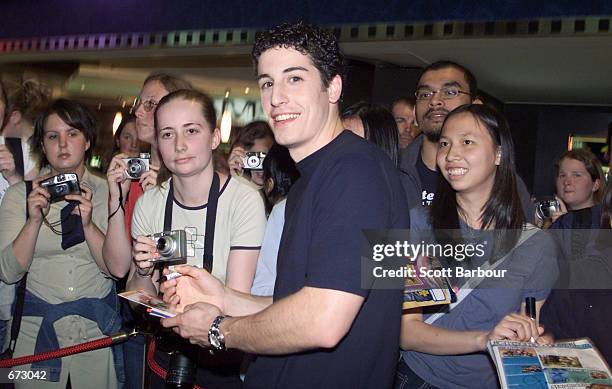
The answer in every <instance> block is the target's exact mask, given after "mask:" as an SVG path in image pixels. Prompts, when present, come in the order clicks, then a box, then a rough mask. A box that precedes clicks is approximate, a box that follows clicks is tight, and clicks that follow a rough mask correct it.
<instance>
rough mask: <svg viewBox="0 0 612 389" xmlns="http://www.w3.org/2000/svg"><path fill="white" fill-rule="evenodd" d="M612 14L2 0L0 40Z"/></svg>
mask: <svg viewBox="0 0 612 389" xmlns="http://www.w3.org/2000/svg"><path fill="white" fill-rule="evenodd" d="M610 13H612V2H610V1H594V0H590V1H589V0H587V1H575V0H543V1H533V0H507V1H499V0H497V1H494V0H488V1H487V0H454V1H448V0H411V1H407V0H385V1H384V2H379V1H365V0H336V1H332V2H330V1H328V0H309V1H303V0H262V1H253V2H248V1H243V0H225V1H217V0H175V1H168V0H148V1H142V0H87V1H83V0H55V1H41V0H3V1H2V2H0V15H1V18H2V28H1V29H0V37H43V36H53V35H70V34H88V33H104V32H150V31H172V30H189V29H209V28H238V27H245V28H261V27H268V26H272V25H275V24H278V23H281V22H284V21H295V20H298V19H302V20H305V21H308V22H310V23H316V24H340V23H342V24H345V23H346V24H349V23H363V22H392V21H436V20H473V21H478V20H489V21H492V20H516V19H526V18H544V17H562V16H588V15H604V14H610Z"/></svg>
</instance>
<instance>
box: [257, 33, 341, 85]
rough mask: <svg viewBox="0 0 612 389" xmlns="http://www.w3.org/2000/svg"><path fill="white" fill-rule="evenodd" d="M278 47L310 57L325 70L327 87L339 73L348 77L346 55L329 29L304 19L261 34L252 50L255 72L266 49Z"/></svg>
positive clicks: (324, 80)
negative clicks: (346, 73)
mask: <svg viewBox="0 0 612 389" xmlns="http://www.w3.org/2000/svg"><path fill="white" fill-rule="evenodd" d="M277 47H282V48H286V49H294V50H297V51H299V52H300V53H302V54H304V55H307V56H309V57H310V59H311V60H312V63H313V65H314V66H315V67H316V68H317V69H318V70H319V72H320V73H321V81H322V82H323V85H324V86H325V87H326V88H327V87H328V86H329V83H330V82H331V80H332V79H333V78H334V77H335V76H336V75H340V77H342V78H343V79H344V73H345V59H344V54H343V53H342V51H341V50H340V46H339V45H338V40H337V39H336V37H335V36H334V34H332V33H331V32H329V31H326V30H324V29H322V28H319V27H316V26H313V25H310V24H305V23H304V22H297V23H283V24H281V25H278V26H276V27H272V28H271V29H269V30H267V31H264V32H261V33H259V34H258V35H257V37H256V38H255V44H254V45H253V51H252V52H251V57H252V59H253V65H254V67H255V72H257V65H258V63H259V57H260V56H261V55H262V54H263V53H264V52H265V51H267V50H269V49H273V48H277ZM343 81H344V80H343Z"/></svg>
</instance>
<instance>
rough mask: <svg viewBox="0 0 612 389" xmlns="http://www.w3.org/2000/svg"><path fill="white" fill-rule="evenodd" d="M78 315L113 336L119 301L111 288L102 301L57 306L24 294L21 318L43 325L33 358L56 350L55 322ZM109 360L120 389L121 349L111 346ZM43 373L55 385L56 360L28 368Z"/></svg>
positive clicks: (118, 324)
mask: <svg viewBox="0 0 612 389" xmlns="http://www.w3.org/2000/svg"><path fill="white" fill-rule="evenodd" d="M69 315H79V316H82V317H84V318H86V319H89V320H92V321H95V322H96V323H97V324H98V327H99V328H100V331H102V333H103V334H105V335H110V334H113V333H115V332H117V331H119V330H120V329H121V315H120V313H119V301H118V298H117V294H116V292H115V288H113V290H111V292H110V293H109V294H108V295H107V296H106V297H104V298H101V299H99V298H81V299H78V300H75V301H68V302H65V303H61V304H49V303H47V302H46V301H43V300H41V299H40V298H38V297H36V296H35V295H33V294H32V293H30V292H29V291H28V290H26V293H25V299H24V306H23V316H35V317H42V318H43V321H42V323H41V325H40V329H39V331H38V336H37V338H36V346H35V348H34V352H35V353H36V354H38V353H43V352H47V351H52V350H57V349H58V348H59V342H58V340H57V334H56V333H55V329H54V328H53V323H55V322H56V321H57V320H59V319H61V318H63V317H65V316H69ZM113 359H114V362H115V372H116V374H117V381H118V383H119V385H120V387H121V386H123V383H124V382H125V371H124V363H123V345H121V344H119V345H115V346H113ZM37 368H38V369H45V370H47V369H48V371H49V379H50V380H51V381H54V382H57V381H59V377H60V372H61V370H62V360H61V359H60V358H56V359H51V360H48V361H42V362H37V363H34V364H32V369H33V370H35V369H37Z"/></svg>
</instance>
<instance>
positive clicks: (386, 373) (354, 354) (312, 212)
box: [245, 131, 410, 389]
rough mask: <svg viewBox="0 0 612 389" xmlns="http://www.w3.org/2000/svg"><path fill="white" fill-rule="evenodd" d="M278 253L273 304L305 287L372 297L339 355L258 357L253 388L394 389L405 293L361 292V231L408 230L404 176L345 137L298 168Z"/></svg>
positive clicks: (369, 147)
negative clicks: (403, 186)
mask: <svg viewBox="0 0 612 389" xmlns="http://www.w3.org/2000/svg"><path fill="white" fill-rule="evenodd" d="M297 168H298V170H299V171H300V179H299V180H298V181H297V182H296V183H295V185H294V186H293V187H292V188H291V192H290V193H289V197H288V199H287V208H286V211H285V227H284V230H283V235H282V238H281V243H280V248H279V251H278V263H277V278H276V285H275V287H274V300H275V301H276V300H279V299H282V298H284V297H286V296H289V295H291V294H293V293H296V292H298V291H299V290H300V289H302V288H303V287H306V286H308V287H315V288H325V289H333V290H340V291H344V292H348V293H353V294H356V295H359V296H362V297H364V298H365V301H364V303H363V305H362V307H361V309H360V311H359V313H358V314H357V316H356V318H355V319H354V321H353V324H352V326H351V329H350V330H349V332H348V334H347V335H346V336H345V337H344V338H343V339H342V340H341V341H340V342H339V343H338V345H337V346H336V347H335V348H333V349H315V350H311V351H307V352H302V353H297V354H291V355H284V356H258V357H257V359H256V360H255V362H254V363H252V364H251V366H250V367H249V371H248V373H247V377H246V380H245V387H246V388H262V389H264V388H265V389H272V388H283V389H285V388H292V389H294V388H308V389H313V388H317V389H320V388H333V389H341V388H347V389H349V388H350V389H353V388H373V389H374V388H376V389H378V388H387V387H391V385H392V383H393V377H394V374H395V365H396V363H397V358H398V350H399V348H398V347H399V329H400V317H401V301H402V300H401V299H402V293H401V290H379V289H362V287H361V260H360V248H361V229H369V228H372V229H374V228H408V227H409V222H410V219H409V210H408V207H407V204H406V196H405V194H404V190H403V188H402V186H401V184H400V180H399V172H398V170H397V169H396V168H395V166H393V164H392V162H391V160H390V159H389V157H387V155H385V154H384V153H383V152H382V151H381V150H380V149H379V148H377V147H376V146H374V145H373V144H371V143H369V142H367V141H365V140H364V139H362V138H360V137H358V136H356V135H354V134H352V133H351V132H348V131H344V132H343V133H341V134H340V135H339V136H337V137H336V138H335V139H334V140H333V141H332V142H330V143H329V144H327V145H326V146H324V147H323V148H321V149H319V150H318V151H316V152H315V153H313V154H311V155H310V156H308V157H307V158H305V159H304V160H302V161H300V162H299V163H298V164H297Z"/></svg>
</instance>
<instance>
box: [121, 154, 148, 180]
mask: <svg viewBox="0 0 612 389" xmlns="http://www.w3.org/2000/svg"><path fill="white" fill-rule="evenodd" d="M123 160H124V161H125V163H126V164H127V169H125V174H126V175H127V176H128V177H129V178H130V179H132V180H137V179H139V178H140V176H142V174H143V173H144V172H146V171H148V170H149V162H150V160H151V155H150V154H149V153H140V156H139V157H134V158H123Z"/></svg>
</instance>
